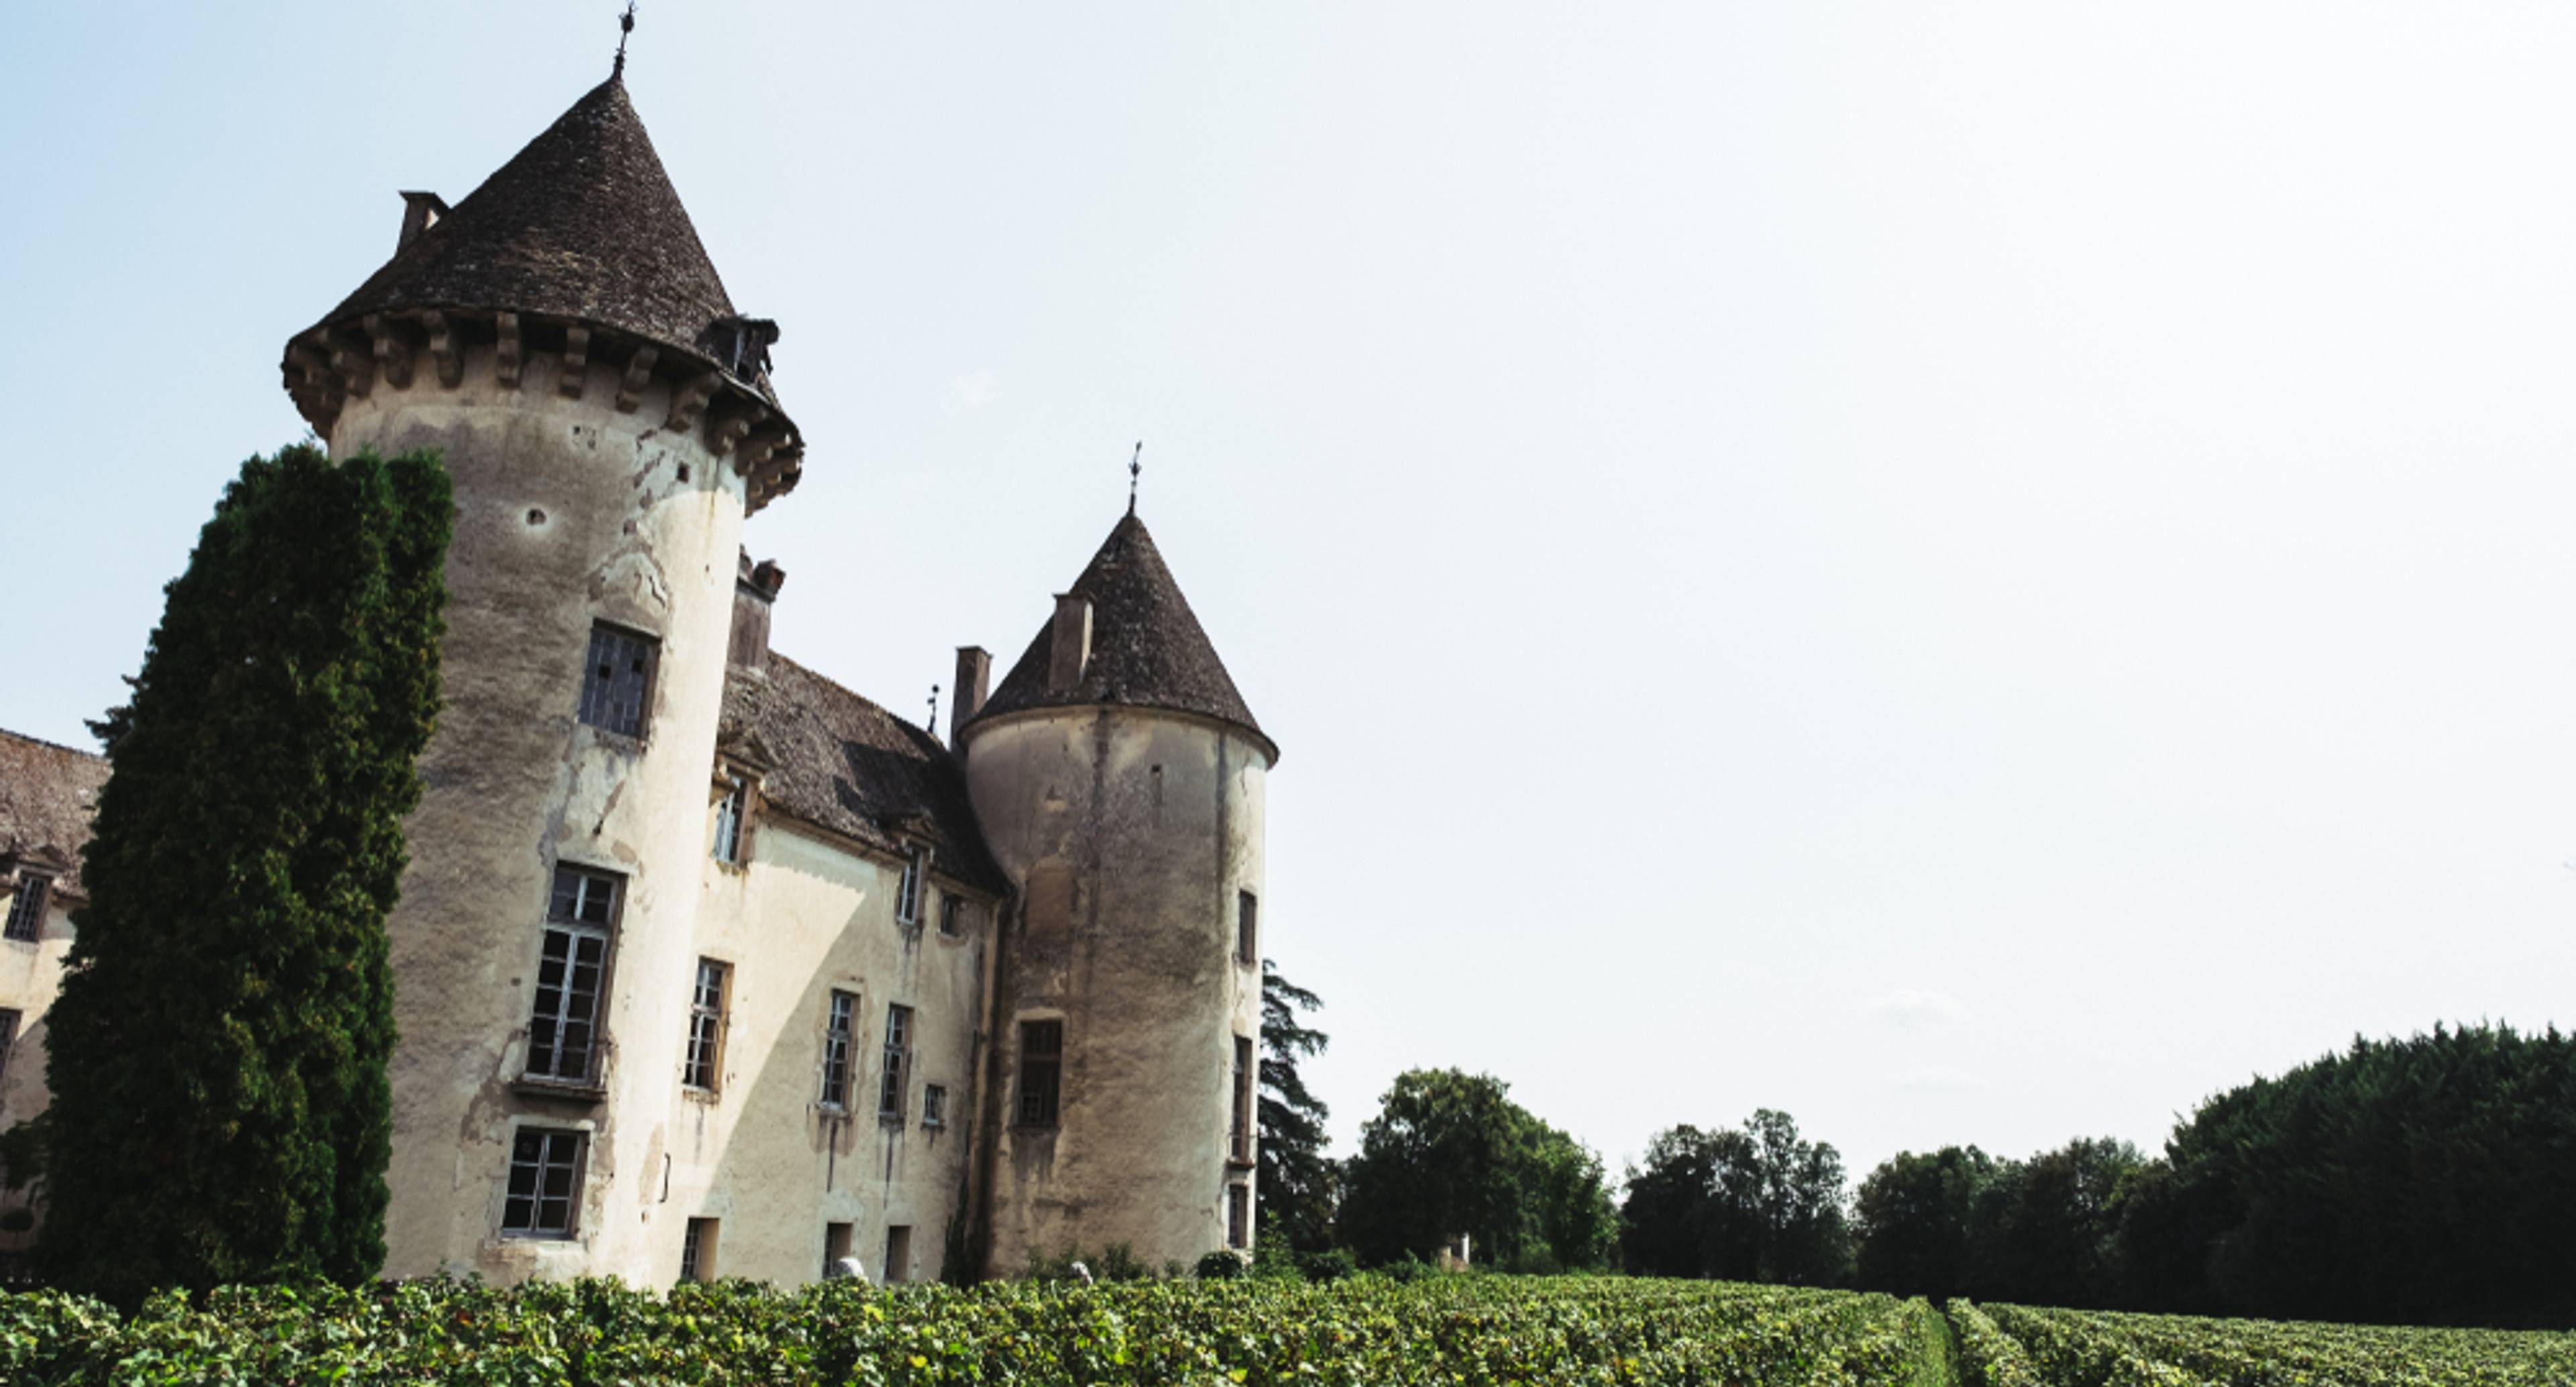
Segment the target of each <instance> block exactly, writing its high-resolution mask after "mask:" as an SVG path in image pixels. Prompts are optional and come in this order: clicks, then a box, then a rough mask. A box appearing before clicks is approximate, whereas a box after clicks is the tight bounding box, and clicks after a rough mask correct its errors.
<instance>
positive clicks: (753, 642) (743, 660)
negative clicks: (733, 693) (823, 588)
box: [725, 552, 787, 674]
mask: <svg viewBox="0 0 2576 1387" xmlns="http://www.w3.org/2000/svg"><path fill="white" fill-rule="evenodd" d="M786 585H787V572H786V570H784V569H782V568H780V567H779V566H778V565H777V564H775V563H773V562H771V561H769V560H767V559H763V560H761V561H760V562H759V563H758V564H754V563H753V562H752V561H751V555H749V554H748V553H740V552H737V555H736V558H735V560H734V580H733V637H732V639H731V640H729V641H728V642H727V643H726V645H725V663H726V664H728V665H731V666H733V667H734V668H735V669H739V670H745V671H748V672H750V673H753V674H765V673H767V672H768V670H769V608H770V605H771V604H772V603H774V602H776V601H777V600H778V590H779V589H780V588H782V587H785V586H786Z"/></svg>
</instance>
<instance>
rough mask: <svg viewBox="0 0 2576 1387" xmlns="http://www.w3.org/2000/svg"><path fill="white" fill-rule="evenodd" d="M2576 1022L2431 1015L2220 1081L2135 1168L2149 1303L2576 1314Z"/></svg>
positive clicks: (2417, 1315)
mask: <svg viewBox="0 0 2576 1387" xmlns="http://www.w3.org/2000/svg"><path fill="white" fill-rule="evenodd" d="M2570 1152H2576V1036H2568V1035H2561V1034H2560V1033H2559V1032H2558V1031H2557V1030H2556V1029H2554V1028H2553V1029H2551V1030H2549V1031H2547V1032H2545V1033H2541V1034H2530V1035H2526V1034H2519V1033H2517V1032H2515V1031H2514V1030H2513V1028H2511V1027H2509V1026H2483V1025H2481V1026H2466V1027H2460V1028H2458V1029H2446V1028H2444V1027H2440V1026H2436V1027H2435V1028H2434V1029H2433V1033H2432V1034H2431V1035H2418V1036H2415V1037H2412V1038H2411V1039H2406V1040H2385V1041H2368V1040H2362V1039H2359V1038H2356V1039H2355V1040H2354V1041H2353V1043H2352V1047H2351V1049H2349V1050H2348V1051H2345V1052H2343V1053H2340V1054H2335V1055H2329V1056H2327V1057H2325V1058H2324V1059H2320V1060H2317V1061H2316V1062H2314V1063H2311V1064H2307V1065H2303V1066H2301V1067H2299V1068H2297V1069H2294V1070H2291V1071H2290V1072H2289V1073H2287V1074H2284V1075H2282V1076H2281V1077H2279V1078H2277V1079H2258V1080H2256V1081H2255V1082H2253V1083H2251V1084H2247V1085H2245V1086H2244V1087H2241V1088H2237V1089H2234V1090H2231V1091H2229V1092H2227V1093H2223V1094H2220V1095H2218V1096H2217V1097H2215V1098H2212V1099H2210V1100H2209V1101H2208V1102H2207V1103H2204V1104H2202V1105H2201V1107H2200V1108H2199V1110H2198V1111H2197V1112H2195V1113H2194V1114H2193V1115H2192V1117H2191V1119H2190V1120H2189V1121H2187V1122H2185V1123H2183V1124H2181V1125H2180V1126H2178V1127H2177V1128H2176V1129H2175V1131H2174V1134H2173V1136H2172V1137H2171V1138H2170V1139H2169V1140H2168V1141H2167V1143H2166V1146H2165V1155H2166V1169H2164V1170H2163V1171H2161V1172H2159V1173H2158V1174H2157V1175H2156V1176H2155V1177H2154V1178H2152V1179H2147V1180H2142V1181H2140V1182H2139V1186H2138V1197H2137V1199H2136V1200H2135V1201H2134V1202H2133V1204H2132V1205H2131V1207H2129V1208H2128V1209H2127V1210H2126V1211H2125V1212H2126V1218H2125V1219H2124V1221H2123V1225H2122V1228H2121V1232H2120V1241H2121V1251H2122V1253H2123V1261H2124V1262H2125V1264H2126V1266H2127V1269H2128V1271H2129V1274H2130V1276H2131V1278H2132V1281H2133V1284H2135V1285H2136V1286H2137V1287H2138V1289H2139V1291H2140V1293H2141V1296H2142V1298H2144V1299H2145V1300H2147V1301H2148V1302H2150V1303H2157V1304H2178V1305H2182V1306H2185V1307H2190V1308H2213V1309H2223V1310H2225V1311H2227V1312H2229V1313H2234V1314H2252V1315H2263V1316H2268V1317H2275V1318H2283V1319H2291V1318H2297V1319H2338V1320H2376V1321H2387V1322H2419V1323H2420V1322H2425V1321H2444V1322H2459V1321H2468V1322H2479V1323H2490V1324H2550V1325H2553V1326H2554V1325H2563V1324H2565V1323H2567V1321H2568V1318H2569V1317H2570V1316H2571V1315H2576V1289H2571V1288H2576V1160H2571V1159H2569V1153H2570Z"/></svg>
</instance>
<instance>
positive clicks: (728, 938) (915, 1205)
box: [638, 811, 993, 1285]
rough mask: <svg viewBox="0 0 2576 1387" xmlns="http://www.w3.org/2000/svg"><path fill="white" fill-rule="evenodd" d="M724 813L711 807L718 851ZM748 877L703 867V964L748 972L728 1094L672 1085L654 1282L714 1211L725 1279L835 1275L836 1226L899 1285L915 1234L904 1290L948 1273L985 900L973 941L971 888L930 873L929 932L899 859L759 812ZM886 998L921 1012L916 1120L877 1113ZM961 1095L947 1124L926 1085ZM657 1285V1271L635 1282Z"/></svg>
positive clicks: (709, 862) (988, 913)
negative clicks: (837, 1036)
mask: <svg viewBox="0 0 2576 1387" xmlns="http://www.w3.org/2000/svg"><path fill="white" fill-rule="evenodd" d="M713 831H714V830H713V820H712V812H711V811H710V819H709V825H708V836H709V845H710V848H711V847H712V837H713ZM745 848H746V852H745V859H746V860H745V862H744V864H743V865H742V866H739V867H735V866H729V865H726V864H724V863H720V862H717V861H715V860H714V858H713V854H712V852H711V851H709V852H707V853H705V854H703V856H704V857H705V860H706V870H705V875H704V885H703V887H702V891H701V896H700V906H699V910H698V941H699V947H698V953H699V954H700V955H701V956H704V957H708V958H715V959H722V960H724V961H726V962H727V963H728V964H730V965H731V966H732V970H733V985H732V996H731V999H730V1003H729V1005H728V1008H727V1028H726V1034H725V1048H724V1065H723V1069H724V1075H723V1083H722V1086H721V1087H720V1088H719V1090H718V1091H717V1092H716V1093H715V1094H714V1095H713V1096H712V1097H710V1096H709V1095H707V1094H704V1093H701V1092H696V1091H692V1090H687V1089H684V1088H683V1087H682V1086H681V1084H680V1082H679V1079H678V1076H677V1074H676V1072H675V1073H674V1074H673V1077H672V1080H671V1084H670V1087H669V1091H668V1099H667V1101H668V1105H669V1109H670V1112H671V1114H672V1117H671V1123H670V1127H671V1134H672V1136H671V1143H670V1153H671V1156H672V1163H671V1180H670V1193H669V1197H668V1198H667V1200H662V1201H657V1203H656V1205H655V1206H654V1208H653V1209H652V1210H651V1212H650V1214H649V1221H650V1223H651V1224H652V1226H653V1227H654V1228H655V1229H657V1230H659V1231H658V1235H657V1236H658V1241H657V1247H658V1260H655V1261H654V1262H652V1263H651V1265H650V1267H649V1268H648V1271H649V1274H650V1280H651V1283H652V1284H662V1283H666V1282H668V1281H669V1280H670V1279H671V1278H673V1277H675V1276H677V1275H678V1274H679V1264H680V1238H681V1232H682V1230H683V1229H684V1228H685V1226H686V1225H685V1222H684V1221H685V1220H687V1219H690V1218H715V1219H718V1220H720V1223H719V1226H718V1230H717V1231H718V1238H717V1253H716V1257H715V1263H714V1267H713V1274H715V1275H719V1276H748V1277H754V1278H757V1279H760V1280H765V1281H773V1282H777V1283H779V1284H781V1285H793V1284H796V1283H797V1282H800V1281H811V1280H814V1279H816V1278H818V1277H819V1276H820V1275H821V1274H822V1271H823V1250H824V1225H825V1224H827V1223H835V1222H839V1223H849V1224H851V1225H853V1235H852V1239H851V1250H852V1251H854V1252H855V1253H857V1254H858V1256H859V1258H860V1260H861V1261H863V1262H864V1263H865V1264H866V1266H867V1268H868V1273H869V1275H871V1276H876V1277H883V1276H884V1275H885V1274H886V1271H885V1268H884V1267H883V1266H882V1265H881V1263H882V1262H883V1259H884V1254H885V1247H886V1229H887V1227H888V1226H889V1225H901V1226H905V1227H909V1228H911V1229H912V1230H913V1232H912V1237H911V1240H910V1241H911V1258H910V1265H908V1266H906V1267H904V1268H901V1269H900V1276H901V1279H904V1280H925V1279H935V1278H937V1277H938V1276H939V1274H940V1272H941V1270H942V1250H943V1247H944V1244H945V1239H946V1234H947V1231H948V1222H949V1218H950V1216H951V1214H952V1213H954V1212H955V1210H956V1208H957V1206H958V1202H959V1200H960V1197H961V1195H962V1194H963V1189H964V1180H965V1176H966V1156H967V1149H968V1144H969V1137H970V1118H971V1116H972V1114H973V1111H974V1109H973V1106H972V1105H973V1102H974V1099H975V1085H974V1082H973V1080H974V1067H975V1059H976V1049H975V1030H976V1022H977V1017H978V1014H979V1006H980V1004H981V1002H982V1001H983V996H982V988H983V973H984V969H983V963H984V959H985V957H986V955H987V953H988V952H989V950H990V948H991V930H992V926H991V921H992V918H993V912H992V909H991V906H990V904H989V903H988V902H985V901H982V900H981V899H979V898H976V897H974V896H973V895H972V893H961V894H966V895H967V896H968V898H969V900H970V901H971V902H972V903H971V904H970V905H969V907H968V908H967V910H966V912H965V916H966V918H965V924H964V927H963V928H961V930H960V932H959V934H958V935H956V936H954V937H951V936H947V935H943V934H941V933H940V932H939V926H938V923H937V921H938V918H939V915H938V907H939V900H940V898H941V897H942V896H943V895H945V894H950V893H960V892H959V888H958V887H957V886H956V885H955V884H954V883H951V882H947V881H943V880H941V879H940V877H939V875H938V873H937V871H936V870H935V868H934V870H933V872H932V874H931V880H932V883H933V888H932V889H931V890H930V891H929V893H928V894H927V895H926V896H925V900H924V909H923V912H922V913H923V916H924V923H922V924H920V925H918V926H915V927H910V928H907V927H904V926H899V925H897V924H896V923H895V918H894V898H895V891H896V885H897V882H898V881H899V879H900V878H901V875H902V866H901V864H900V863H897V862H894V861H891V860H887V859H884V858H881V857H878V856H876V855H874V854H872V853H869V852H865V851H863V850H860V849H858V848H856V847H855V846H854V845H851V844H848V843H846V842H844V841H842V840H840V839H838V838H835V837H833V836H831V835H828V834H826V833H824V832H823V831H822V830H819V829H813V828H810V827H808V826H806V825H803V824H800V823H797V822H795V821H792V820H785V819H773V818H767V817H763V816H760V815H758V814H757V812H755V816H754V819H753V823H752V828H751V831H750V833H749V835H748V838H747V841H746V843H745ZM836 989H837V990H840V991H845V992H851V993H855V994H857V996H858V999H859V1001H858V1009H857V1016H856V1025H855V1028H854V1029H855V1042H856V1051H855V1054H854V1055H853V1066H852V1068H853V1077H852V1081H851V1084H850V1092H849V1102H848V1106H847V1108H846V1110H845V1111H842V1112H833V1111H830V1110H827V1109H826V1108H824V1107H823V1106H822V1104H821V1102H820V1100H821V1098H822V1096H823V1095H822V1066H823V1037H824V1025H825V1022H826V1020H827V1019H828V1017H829V1015H830V1007H831V994H832V992H833V991H834V990H836ZM889 1005H902V1006H908V1007H911V1008H912V1009H913V1026H912V1041H911V1055H910V1057H909V1070H910V1072H909V1073H907V1074H906V1075H905V1077H904V1089H905V1093H904V1112H903V1119H902V1121H901V1122H900V1123H899V1124H888V1123H885V1122H881V1121H880V1120H879V1118H878V1095H879V1089H880V1083H881V1080H882V1078H883V1075H884V1073H885V1059H886V1056H885V1031H886V1013H887V1008H888V1006H889ZM925 1084H940V1085H943V1086H945V1087H946V1089H947V1091H948V1106H947V1114H946V1120H945V1122H944V1123H943V1124H942V1125H940V1126H936V1127H932V1126H926V1125H924V1123H923V1121H922V1089H923V1086H924V1085H925ZM638 1279H642V1278H638Z"/></svg>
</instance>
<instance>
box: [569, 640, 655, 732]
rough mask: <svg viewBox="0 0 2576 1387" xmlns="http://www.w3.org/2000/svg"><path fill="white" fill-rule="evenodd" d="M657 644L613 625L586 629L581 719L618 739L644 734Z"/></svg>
mask: <svg viewBox="0 0 2576 1387" xmlns="http://www.w3.org/2000/svg"><path fill="white" fill-rule="evenodd" d="M658 644H659V642H656V641H655V640H654V639H653V638H652V637H651V636H639V635H637V634H635V633H634V632H632V631H621V630H619V629H617V628H616V627H614V626H593V627H591V628H590V661H589V663H588V664H587V665H585V666H583V669H582V677H581V720H582V721H583V722H586V723H589V724H590V725H591V726H593V727H596V728H600V729H602V730H604V731H608V732H614V733H616V734H617V735H619V736H621V737H641V736H643V735H644V700H645V698H646V697H647V696H648V695H649V694H650V693H651V692H652V687H653V653H654V650H655V648H656V647H657V646H658Z"/></svg>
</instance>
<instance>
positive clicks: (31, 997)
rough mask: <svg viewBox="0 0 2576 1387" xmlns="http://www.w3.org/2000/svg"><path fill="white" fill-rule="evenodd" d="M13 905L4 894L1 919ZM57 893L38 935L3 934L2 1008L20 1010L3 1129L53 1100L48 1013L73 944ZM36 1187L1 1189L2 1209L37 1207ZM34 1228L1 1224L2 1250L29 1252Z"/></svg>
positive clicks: (3, 1080)
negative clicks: (6, 936) (48, 1064)
mask: <svg viewBox="0 0 2576 1387" xmlns="http://www.w3.org/2000/svg"><path fill="white" fill-rule="evenodd" d="M12 904H14V901H13V899H12V896H11V895H10V894H5V893H0V918H5V917H6V916H7V914H8V911H9V908H10V906H11V905H12ZM74 904H75V902H73V901H71V900H69V899H67V898H66V897H65V896H64V895H63V894H62V893H60V892H56V893H54V894H53V895H52V897H51V898H50V899H49V900H47V902H46V903H45V923H44V927H43V929H42V930H41V931H39V933H38V935H37V937H36V938H34V939H0V1010H7V1011H14V1012H17V1013H18V1036H17V1039H16V1040H15V1041H14V1042H12V1043H11V1044H10V1046H9V1053H8V1055H7V1056H6V1057H5V1058H0V1128H8V1127H14V1126H16V1125H17V1124H19V1123H21V1122H24V1121H26V1120H27V1119H29V1118H31V1117H34V1116H36V1115H37V1114H39V1113H42V1112H43V1111H44V1110H45V1109H46V1107H47V1106H48V1105H50V1104H51V1103H52V1102H53V1094H52V1092H51V1091H50V1090H48V1089H47V1088H46V1087H45V1030H46V1027H45V1013H46V1011H47V1010H49V1009H50V1008H51V1007H52V1006H53V1004H54V997H55V996H56V995H57V994H59V993H60V992H61V991H62V989H63V955H65V954H67V953H69V952H70V951H71V947H72V915H71V912H72V906H73V905H74ZM35 1195H36V1191H35V1189H34V1188H33V1187H32V1186H25V1185H22V1186H20V1187H19V1188H18V1189H16V1190H14V1191H13V1190H0V1212H5V1211H7V1210H11V1209H19V1208H31V1207H33V1206H34V1201H35ZM35 1239H36V1235H35V1230H34V1228H33V1227H29V1228H27V1229H23V1230H20V1231H18V1232H14V1233H13V1232H10V1231H8V1230H6V1229H0V1254H15V1253H22V1252H25V1251H26V1250H27V1249H29V1248H31V1247H33V1246H34V1245H35Z"/></svg>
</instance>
